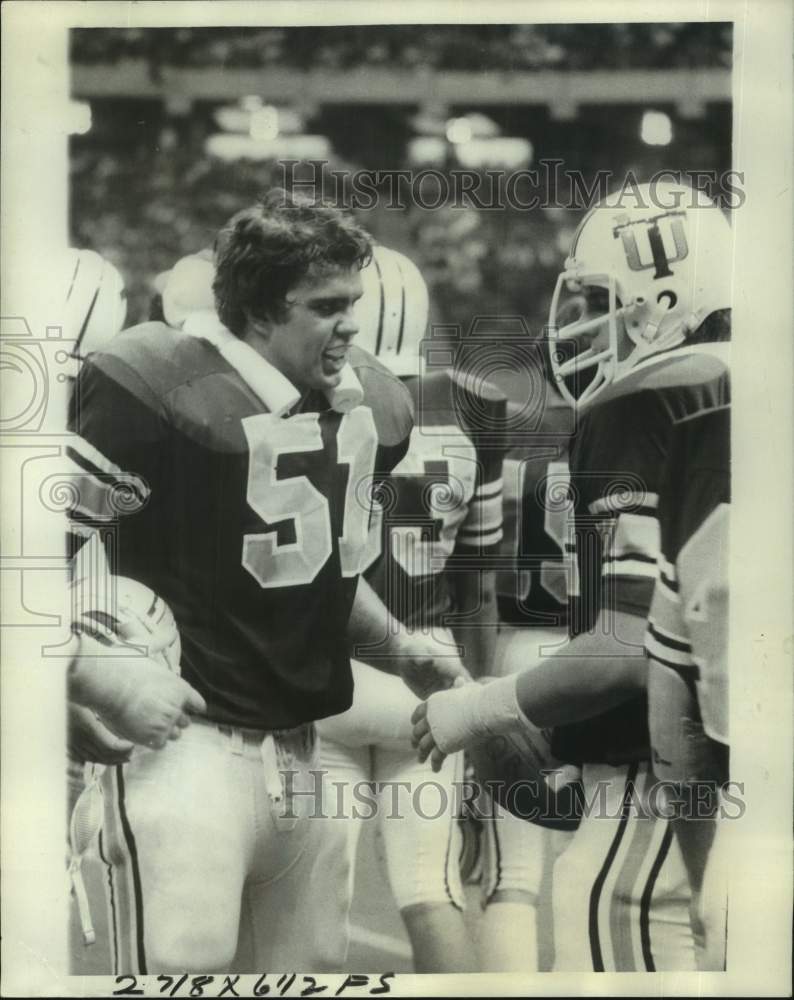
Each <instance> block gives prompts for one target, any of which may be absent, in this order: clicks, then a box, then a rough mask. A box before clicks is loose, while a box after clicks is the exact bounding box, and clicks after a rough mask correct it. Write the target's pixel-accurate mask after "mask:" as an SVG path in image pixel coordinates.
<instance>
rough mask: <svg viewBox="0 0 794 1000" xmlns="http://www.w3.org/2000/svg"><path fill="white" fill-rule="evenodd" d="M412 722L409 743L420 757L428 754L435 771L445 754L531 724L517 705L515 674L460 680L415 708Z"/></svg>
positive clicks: (425, 756) (422, 758)
mask: <svg viewBox="0 0 794 1000" xmlns="http://www.w3.org/2000/svg"><path fill="white" fill-rule="evenodd" d="M411 721H412V722H413V724H414V729H413V733H412V736H411V742H412V743H413V745H414V746H415V747H416V748H417V749H418V751H419V760H420V761H425V760H427V758H428V757H429V758H430V762H431V764H432V767H433V770H434V771H438V770H439V768H440V767H441V765H442V763H443V761H444V757H446V756H447V755H448V754H451V753H455V752H456V751H458V750H462V749H463V748H464V747H466V746H469V745H470V744H473V743H476V742H478V741H479V740H482V739H484V738H486V737H488V736H495V735H499V734H502V733H509V732H512V731H514V730H519V729H525V728H526V727H527V726H529V725H530V723H529V720H528V719H527V718H526V717H525V716H524V715H523V713H522V712H521V708H520V706H519V704H518V700H517V694H516V678H515V676H508V677H501V678H498V679H497V678H482V679H481V681H480V682H479V683H476V684H475V683H473V682H471V681H470V682H468V683H466V682H465V681H463V680H461V681H460V682H459V683H457V684H455V685H454V687H453V689H452V690H451V691H436V692H435V694H432V695H430V697H429V698H428V699H427V701H426V702H425V703H423V704H422V705H419V706H417V708H416V709H415V710H414V714H413V715H412V716H411Z"/></svg>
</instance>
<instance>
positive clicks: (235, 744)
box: [221, 726, 245, 757]
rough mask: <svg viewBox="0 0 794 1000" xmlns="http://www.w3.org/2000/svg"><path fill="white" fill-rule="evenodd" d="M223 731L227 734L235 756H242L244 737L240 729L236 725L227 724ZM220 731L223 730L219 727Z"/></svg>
mask: <svg viewBox="0 0 794 1000" xmlns="http://www.w3.org/2000/svg"><path fill="white" fill-rule="evenodd" d="M225 731H226V732H227V733H228V734H229V746H230V748H231V751H232V753H233V754H235V755H236V756H237V757H242V756H243V754H244V752H245V739H244V738H243V733H242V730H241V729H238V728H237V726H229V727H228V729H226V730H225ZM221 732H224V730H223V729H221Z"/></svg>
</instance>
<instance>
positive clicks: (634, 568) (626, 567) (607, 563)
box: [601, 556, 657, 580]
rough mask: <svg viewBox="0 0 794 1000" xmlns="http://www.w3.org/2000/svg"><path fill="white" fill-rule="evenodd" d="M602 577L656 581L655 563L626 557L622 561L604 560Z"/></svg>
mask: <svg viewBox="0 0 794 1000" xmlns="http://www.w3.org/2000/svg"><path fill="white" fill-rule="evenodd" d="M601 575H602V576H642V577H647V578H648V579H650V580H656V579H657V568H656V561H655V560H653V559H652V560H651V561H650V562H648V561H643V560H640V559H633V558H631V557H630V556H626V557H625V558H624V559H620V560H613V559H605V560H604V563H603V566H602V569H601Z"/></svg>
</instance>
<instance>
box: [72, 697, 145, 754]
mask: <svg viewBox="0 0 794 1000" xmlns="http://www.w3.org/2000/svg"><path fill="white" fill-rule="evenodd" d="M66 711H67V716H66V740H67V745H68V748H69V754H70V756H71V757H74V758H75V759H76V760H79V761H80V762H81V763H83V764H84V763H85V762H86V761H91V762H93V763H95V764H108V765H111V766H112V765H114V764H124V763H126V762H127V761H128V760H129V759H130V753H131V752H132V749H133V746H134V744H133V743H130V742H129V740H120V739H119V738H118V736H114V735H113V733H111V731H110V730H109V729H108V728H107V727H106V726H104V725H103V724H102V723H101V722H100V721H99V719H98V718H97V716H96V715H95V713H94V712H92V711H91V709H90V708H86V707H85V706H83V705H76V704H75V703H74V702H73V701H70V702H68V703H67V708H66Z"/></svg>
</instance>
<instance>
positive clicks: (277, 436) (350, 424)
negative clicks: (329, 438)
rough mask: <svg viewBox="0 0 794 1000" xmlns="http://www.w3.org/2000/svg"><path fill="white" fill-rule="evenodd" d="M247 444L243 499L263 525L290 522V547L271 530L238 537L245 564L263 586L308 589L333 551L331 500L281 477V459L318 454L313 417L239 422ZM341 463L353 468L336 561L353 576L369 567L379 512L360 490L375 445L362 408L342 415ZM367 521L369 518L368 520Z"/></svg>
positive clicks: (304, 481) (300, 480)
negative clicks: (367, 502)
mask: <svg viewBox="0 0 794 1000" xmlns="http://www.w3.org/2000/svg"><path fill="white" fill-rule="evenodd" d="M242 423H243V430H244V431H245V436H246V438H247V439H248V448H249V452H250V460H249V466H248V493H247V500H248V504H249V505H250V507H251V508H252V509H253V510H254V511H256V513H257V514H258V515H259V516H260V517H261V518H262V520H263V521H265V522H266V523H267V524H276V523H277V522H279V521H286V520H292V521H293V522H294V526H295V541H294V542H287V543H285V544H282V545H279V544H278V537H277V532H276V531H275V530H274V529H273V530H270V531H264V532H262V533H256V534H248V535H245V537H244V539H243V566H245V568H246V569H247V570H248V572H249V573H250V574H251V575H252V576H253V577H254V579H255V580H256V581H257V583H258V584H259V586H260V587H295V586H300V585H303V584H308V583H311V582H312V580H314V578H315V577H316V576H317V574H318V573H319V572H320V570H321V569H322V568H323V566H324V565H325V564H326V562H327V561H328V559H329V557H330V555H331V552H332V551H333V539H332V536H331V528H332V526H331V511H330V507H329V505H328V500H327V498H326V497H324V496H323V494H322V493H320V491H319V490H318V489H317V487H316V486H314V484H313V483H312V482H311V481H310V480H309V479H308V477H307V476H292V477H290V478H287V479H280V478H278V476H277V468H278V460H279V457H280V456H281V455H286V454H294V453H296V452H302V451H322V450H323V439H322V431H321V428H320V415H319V414H318V413H301V414H298V415H297V416H294V417H290V418H288V419H287V420H284V419H281V418H279V417H274V416H273V415H272V414H270V413H262V414H258V415H257V416H254V417H245V418H244V419H243V422H242ZM336 441H337V451H338V456H339V462H340V464H346V465H349V467H350V472H349V475H348V477H347V489H346V491H345V507H344V517H343V529H342V534H341V536H340V538H339V558H340V562H341V564H342V575H343V576H356V575H357V574H358V573H360V572H362V571H363V570H364V569H365V568H366V567H367V566H368V565H369V564H370V562H372V560H373V558H374V557H375V556H376V555H377V550H375V551H372V547H373V545H378V544H379V541H380V524H379V518H378V514H379V508H378V507H377V505H375V504H374V503H373V504H372V508H371V509H370V508H368V507H367V506H366V505H365V504H364V503H362V497H363V496H364V495H365V493H366V492H368V491H366V490H365V489H364V490H362V484H365V485H366V484H367V483H369V482H371V480H372V474H373V472H374V469H375V453H376V450H377V446H378V440H377V435H376V433H375V422H374V420H373V419H372V412H371V410H369V409H368V408H367V407H363V406H359V407H357V408H356V409H355V410H352V411H351V412H350V413H346V414H345V415H344V416H343V417H342V420H341V422H340V424H339V429H338V430H337V434H336ZM370 515H372V516H370Z"/></svg>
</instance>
